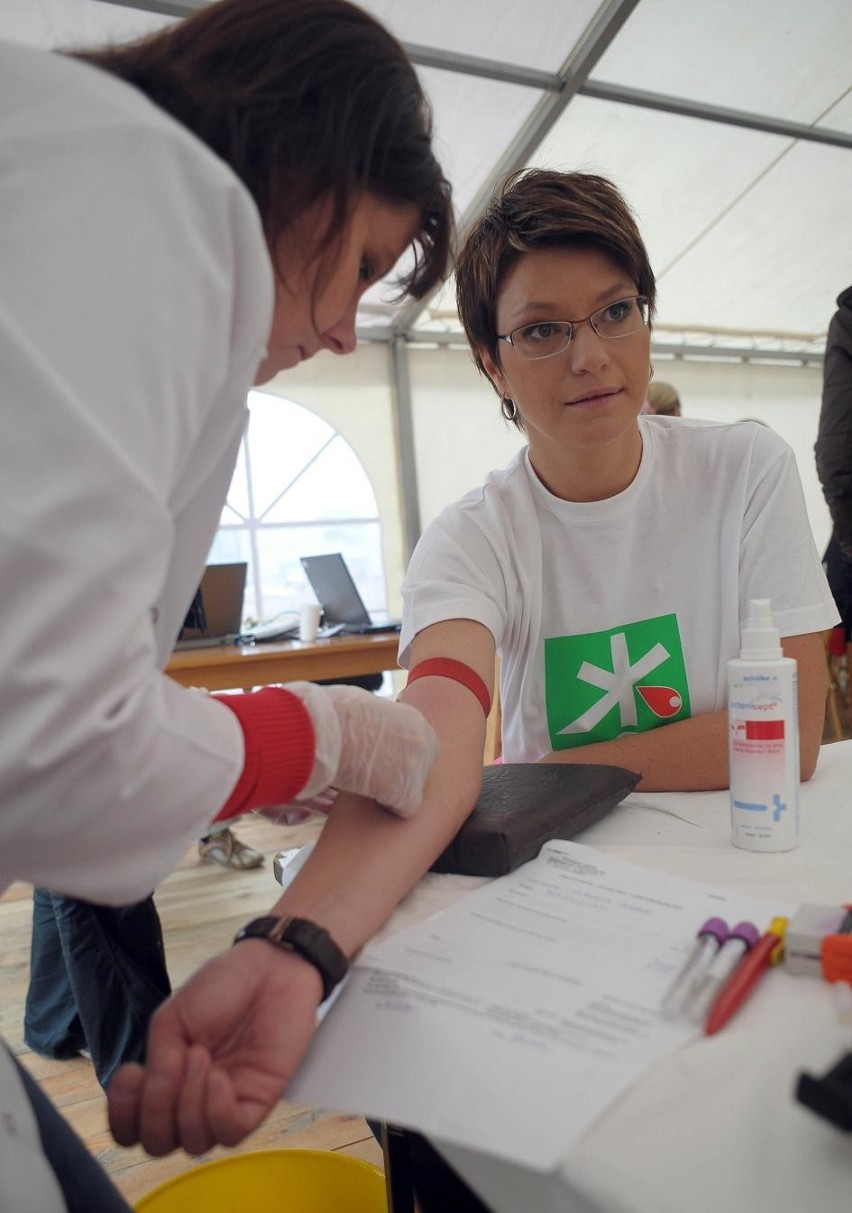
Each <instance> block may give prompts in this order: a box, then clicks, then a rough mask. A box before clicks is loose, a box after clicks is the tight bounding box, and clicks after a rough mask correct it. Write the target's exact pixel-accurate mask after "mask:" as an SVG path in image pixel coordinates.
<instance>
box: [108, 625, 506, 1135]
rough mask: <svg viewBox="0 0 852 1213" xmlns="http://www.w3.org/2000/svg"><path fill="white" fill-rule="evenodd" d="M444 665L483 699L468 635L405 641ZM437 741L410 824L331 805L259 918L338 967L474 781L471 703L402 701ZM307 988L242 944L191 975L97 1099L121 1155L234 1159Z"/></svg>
mask: <svg viewBox="0 0 852 1213" xmlns="http://www.w3.org/2000/svg"><path fill="white" fill-rule="evenodd" d="M434 656H444V657H447V656H450V657H457V658H458V659H459V660H461V661H464V662H465V663H466V664H467V665H469V666H472V667H473V668H474V669H475V670H476V672H477V673H478V674H480V676H481V677H482V678H483V680H484V681H485V683H486V685H487V686H488V688H489V690H490V689H491V686H492V682H493V675H494V642H493V640H492V638H491V636H490V634H489V633H488V632H487V631H486V629H485V628H483V627H481V625H479V624H475V623H471V622H470V621H467V622H465V621H458V622H453V623H447V624H440V625H437V626H436V627H434V628H430V629H428V630H427V631H425V632H424V633H422V635H421V636H418V637H417V639H416V640H415V642H414V646H413V656H412V660H413V662H414V663H416V662H419V661H422V660H425V659H426V658H427V657H434ZM403 695H404V698H405V700H406V702H407V703H410V704H412V705H413V706H414V707H416V708H418V709H419V710H420V711H421V712H422V713H423V715H424V716H426V717H427V719H428V720H429V721H430V723H431V724H432V726H433V727H434V729H435V731H436V733H437V734H438V740H439V753H438V758H437V760H436V762H435V766H434V767H433V769H432V773H431V774H430V776H429V780H428V783H427V785H426V793H425V796H424V799H423V804H422V805H421V807H420V810H419V812H418V813H417V814H416V815H415V816H414V817H412V818H408V819H405V820H403V819H401V818H399V817H395V816H393V815H392V814H391V813H388V812H386V811H385V810H384V809H380V808H379V807H378V806H377V805H376V804H374V803H373V802H372V801H370V800H366V799H364V798H362V797H358V796H353V795H349V794H341V796H340V797H339V798H338V800H337V802H336V803H335V806H334V811H333V812H332V814H331V816H330V817H329V819H328V821H327V823H326V824H325V826H324V827H323V830H322V833H321V835H320V838H319V841H318V843H317V845H316V848H315V850H314V853H313V854H312V855H311V857H310V859H309V861H308V863H306V864H305V866H304V868H303V869H302V870H301V872H299V874H298V876H297V877H296V879H295V880H294V881H293V883H292V885H290V887H289V888H288V889H286V890H285V891H284V893H283V894H282V896H281V897H280V898H279V899H278V901H277V902H276V903H275V905H274V906H273V907H272V908H271V910H270V913H273V914H290V915H295V916H298V917H303V918H309V919H311V920H313V921H314V922H317V923H319V924H320V925H321V926H323V927H325V928H326V930H327V931H329V932H330V934H331V936H332V938H333V939H334V940H335V941H336V942H337V944H338V946H339V947H341V948H342V949H343V950H344V952H345V953H346V954H347V955H348V956H353V955H354V954H355V953H356V952H357V951H358V950H359V949H360V948H361V947H362V946H363V945H364V944H365V943H366V942H367V940H368V939H369V938H370V937H371V936H372V935H373V934H375V932H376V931H377V930H378V928H379V927H380V926H381V925H382V923H383V922H384V921H385V919H386V918H387V917H388V916H389V915H390V913H391V912H392V910H393V909H394V907H395V906H396V905H397V903H398V902H399V901H400V900H401V899H402V898H403V897H404V896H405V894H406V893H407V892H408V891H409V890H410V889H411V888H412V887H413V886H414V885H415V884H416V883H417V881H418V880H419V879H420V877H421V876H422V875H423V873H424V872H425V871H426V870H427V869H428V867H429V865H430V864H431V862H432V860H433V859H434V858H435V857H436V856H437V855H439V854H440V852H441V851H442V850H443V849H444V847H445V846H446V844H447V843H448V842H449V840H450V839H451V838H452V837H453V835H454V834H455V833H456V831H457V830H458V828H459V826H460V825H461V823H462V821H463V820H464V819H465V817H466V816H467V815H468V813H469V812H470V810H471V808H472V807H473V804H474V802H475V800H476V797H477V795H478V793H479V787H480V784H481V781H482V751H483V745H484V741H485V717H484V716H483V713H482V707H481V706H480V704H479V703H478V701H477V700H476V698H475V697H474V695H473V694H472V693H471V692H470V691H469V690H468V689H467V688H466V687H464V686H461V685H460V684H458V683H455V682H452V681H451V680H449V679H447V678H434V677H428V678H422V679H420V680H418V681H417V682H415V683H413V684H412V686H411V687H410V688H408V689H406V690H405V691H404V693H403ZM320 998H321V983H320V978H319V974H318V973H317V972H316V970H315V969H314V968H313V967H312V966H311V965H309V964H307V963H306V962H305V961H304V960H302V959H301V958H300V957H298V956H296V955H295V954H293V953H286V952H283V951H281V950H280V949H278V948H276V947H273V946H271V945H270V944H268V943H266V942H264V941H262V940H247V941H246V942H244V943H240V944H238V945H237V946H236V947H232V948H230V949H228V951H226V952H224V953H223V954H222V955H220V956H218V957H216V958H215V959H213V960H211V961H209V962H208V963H207V964H206V965H204V966H203V968H201V969H200V970H199V971H198V972H197V973H196V974H195V975H194V976H193V977H192V978H191V979H190V980H189V981H188V982H187V983H186V985H184V986H183V987H182V988H181V989H180V990H178V991H177V992H176V993H175V994H173V995H172V997H171V998H170V999H169V1000H168V1001H167V1002H166V1003H164V1004H163V1006H162V1007H160V1008H159V1010H158V1011H157V1012H156V1014H155V1015H154V1018H153V1020H152V1023H151V1029H150V1033H149V1038H148V1050H147V1062H146V1065H145V1067H144V1068H143V1067H141V1066H136V1065H127V1066H124V1067H122V1069H121V1070H119V1072H118V1073H117V1075H116V1077H115V1078H114V1079H113V1082H112V1084H111V1087H110V1091H109V1103H110V1124H111V1127H112V1130H113V1133H114V1134H115V1137H116V1139H117V1140H118V1141H119V1142H120V1143H121V1144H123V1145H132V1144H134V1143H135V1142H137V1141H138V1142H141V1143H142V1144H143V1145H144V1146H145V1148H146V1149H147V1150H148V1151H149V1152H150V1153H152V1154H165V1153H168V1152H169V1151H170V1150H174V1149H175V1148H176V1147H179V1146H182V1147H183V1148H184V1149H186V1150H188V1151H189V1152H190V1153H193V1154H200V1153H204V1152H205V1151H206V1150H209V1149H210V1148H211V1147H212V1146H213V1145H215V1144H217V1143H221V1144H223V1145H236V1144H237V1143H238V1142H240V1141H242V1139H243V1138H244V1137H245V1136H246V1135H247V1134H248V1133H250V1132H252V1131H253V1130H254V1129H255V1128H257V1126H258V1125H259V1124H260V1123H261V1121H262V1120H263V1118H264V1117H265V1116H266V1115H267V1114H268V1112H269V1110H270V1109H271V1108H272V1107H273V1106H274V1104H275V1102H276V1101H277V1100H278V1099H279V1098H280V1096H281V1093H282V1091H283V1090H284V1089H285V1088H286V1086H287V1083H288V1082H289V1080H290V1078H291V1077H292V1075H293V1072H294V1070H295V1068H296V1066H297V1065H298V1064H299V1062H300V1061H301V1059H302V1057H303V1055H304V1053H305V1050H306V1049H307V1047H308V1045H309V1044H310V1041H311V1038H312V1036H313V1032H314V1030H315V1027H316V1009H317V1004H318V1002H319V1001H320Z"/></svg>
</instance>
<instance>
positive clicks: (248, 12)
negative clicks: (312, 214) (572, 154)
mask: <svg viewBox="0 0 852 1213" xmlns="http://www.w3.org/2000/svg"><path fill="white" fill-rule="evenodd" d="M75 57H76V58H79V59H82V60H84V61H85V62H87V63H91V64H93V65H94V66H96V67H99V68H102V69H103V70H104V71H108V72H111V73H113V74H114V75H116V76H119V77H121V78H122V79H123V80H125V81H126V82H127V83H129V84H131V85H133V86H135V87H136V88H138V89H139V90H140V91H141V92H143V93H145V94H146V96H148V97H149V98H150V99H151V101H153V102H154V103H155V104H156V105H158V106H160V107H161V108H162V109H164V110H166V111H167V112H168V113H169V114H170V115H171V116H172V117H173V118H175V119H176V120H177V121H178V122H180V123H182V124H183V125H184V126H186V127H188V128H189V130H191V131H192V132H193V133H194V134H195V135H197V136H198V138H199V139H201V140H203V142H204V143H206V144H207V145H208V146H209V147H210V148H211V149H212V150H213V151H214V152H215V153H216V154H217V155H219V156H220V157H221V158H222V159H223V160H224V161H226V162H227V163H228V164H229V165H230V166H231V168H232V169H233V170H234V172H235V173H236V174H237V176H238V177H239V178H240V180H241V181H242V182H243V184H244V185H245V186H246V188H247V189H248V190H249V192H250V193H251V195H252V197H253V198H254V200H255V203H256V204H257V207H258V210H259V211H260V215H261V219H262V222H263V225H264V230H265V232H266V237H267V240H268V242H269V245H270V248H274V246H275V241H276V239H277V237H278V236H279V235H280V234H281V232H282V231H283V230H284V229H285V228H287V227H288V226H289V225H290V224H291V223H292V222H293V221H294V220H295V219H297V218H298V217H299V216H300V215H301V214H303V213H304V212H305V211H306V210H307V209H308V208H309V207H310V206H311V205H312V204H313V203H315V202H317V201H318V200H319V199H320V198H322V197H324V196H327V195H330V196H331V197H332V199H333V210H332V215H331V219H330V222H329V226H328V230H327V232H326V234H325V236H324V238H323V240H322V241H321V242H320V247H319V249H318V250H317V251H318V252H323V251H325V250H328V249H331V248H332V247H333V245H334V244H335V242H336V240H337V239H338V238H339V234H340V232H341V230H342V228H343V226H344V224H345V221H346V218H347V214H348V212H349V209H350V207H351V205H352V203H353V202H354V200H355V198H356V196H357V195H358V194H359V193H361V192H364V191H369V192H370V193H372V194H374V195H376V196H378V197H379V198H381V199H382V200H384V201H386V202H389V203H392V204H406V203H412V204H415V205H416V206H417V207H418V209H419V211H420V215H421V221H420V230H419V232H418V235H417V237H416V238H415V241H414V254H415V256H414V266H413V268H412V269H411V270H410V272H409V273H407V274H405V275H404V277H403V278H402V279H401V280H400V294H411V295H413V296H414V297H415V298H419V297H420V296H422V295H425V294H426V293H427V292H428V291H429V290H430V289H431V288H432V287H433V286H434V285H435V284H436V283H438V282H439V281H440V280H441V279H442V278H443V276H444V275H445V273H446V268H447V261H448V258H449V252H450V244H451V234H452V211H451V206H450V186H449V183H448V182H447V180H446V178H445V177H444V174H443V172H442V170H441V166H440V165H439V164H438V162H437V160H436V159H435V156H434V154H433V152H432V117H431V111H430V109H429V105H428V102H427V101H426V98H425V96H424V94H423V91H422V89H421V87H420V83H419V81H418V79H417V75H416V73H415V71H414V68H413V67H412V65H411V63H410V61H409V59H408V56H407V55H406V53H405V51H404V50H403V49H402V47H401V46H400V44H399V43H398V42H397V41H396V40H395V39H394V38H393V37H392V36H391V35H390V34H389V33H388V31H387V30H386V29H385V28H384V26H382V25H380V24H379V22H378V21H376V20H374V19H373V18H372V17H370V16H369V15H368V14H367V13H365V12H363V11H362V10H361V9H359V8H357V7H356V6H355V5H354V4H349V3H347V2H346V0H218V3H214V4H210V5H208V6H206V7H204V8H201V9H199V10H198V11H197V12H194V13H193V14H192V15H191V16H189V17H187V18H186V19H185V20H182V21H180V22H178V23H177V24H175V25H172V26H169V27H167V28H166V29H164V30H161V31H159V32H157V33H155V34H153V35H151V36H149V37H147V38H143V39H140V40H139V41H137V42H133V43H129V44H126V45H123V46H111V47H107V48H104V49H102V50H94V51H79V52H76V53H75Z"/></svg>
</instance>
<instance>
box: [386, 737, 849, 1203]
mask: <svg viewBox="0 0 852 1213" xmlns="http://www.w3.org/2000/svg"><path fill="white" fill-rule="evenodd" d="M850 787H852V741H843V742H837V743H835V744H832V745H829V746H825V747H823V750H822V754H821V756H820V762H819V766H818V769H817V773H816V775H815V776H814V778H813V779H812V780H811V781H810V782H809V783H808V784H805V785H804V786H803V788H802V808H803V828H804V841H803V842H802V845H801V846H800V847H799V848H798V850H796V851H791V852H787V853H784V854H776V855H771V854H770V855H762V854H755V853H752V852H748V851H739V850H737V849H736V848H734V847H733V846H731V843H730V824H729V809H728V794H727V792H698V793H688V794H686V793H675V792H669V793H646V794H642V795H632V796H629V797H628V798H627V799H626V800H625V801H624V802H623V803H622V804H621V805H619V806H618V807H617V808H616V809H614V810H613V812H612V813H611V814H610V815H609V816H607V817H606V818H604V820H603V821H600V822H598V823H597V825H595V826H593V827H591V828H590V829H589V830H587V831H584V833H583V835H582V837H581V838H580V839H578V841H582V842H583V843H586V844H588V845H590V846H593V847H597V848H599V849H600V850H602V851H604V852H608V853H610V854H612V855H614V856H616V857H617V858H619V859H623V860H626V861H628V862H630V863H635V864H640V865H642V866H643V867H645V868H649V869H651V870H656V871H659V872H667V873H671V874H674V875H679V876H686V877H688V878H690V879H694V880H697V881H700V882H703V883H705V884H714V885H718V886H721V887H723V888H727V889H731V890H736V891H739V892H742V893H748V894H750V895H753V896H758V897H761V898H766V899H767V901H768V902H769V904H770V905H771V902H772V899H773V898H775V899H778V900H781V901H790V902H795V903H800V902H808V901H809V902H816V903H821V904H826V905H839V904H842V903H844V902H848V901H850V900H852V805H850V799H852V797H850ZM479 883H481V882H480V881H476V880H473V879H472V878H470V877H457V876H456V877H452V876H450V877H439V876H429V877H426V878H425V879H424V880H423V881H422V882H421V884H420V885H419V886H418V888H417V889H416V890H415V891H414V892H413V894H412V895H411V896H410V897H409V898H408V899H407V902H405V903H403V905H402V907H400V909H399V910H398V911H397V913H396V914H395V915H394V918H393V919H392V920H391V922H390V923H389V924H388V927H387V928H386V929H391V930H392V929H394V928H395V927H397V926H401V925H405V924H406V923H407V922H411V921H414V920H415V919H417V918H420V917H423V916H424V914H426V913H431V912H433V911H434V910H435V909H437V908H438V907H439V906H440V905H441V904H446V903H447V902H448V901H450V900H452V899H453V898H455V897H458V896H459V895H460V891H461V890H462V889H464V888H465V887H466V888H472V887H476V885H477V884H479ZM849 1050H852V1026H850V1025H849V1024H845V1025H844V1024H843V1023H842V1022H841V1021H840V1019H839V1017H838V1015H837V1010H836V1006H835V1003H834V1000H833V998H832V991H831V988H830V986H828V985H827V984H826V983H825V982H823V981H820V980H819V979H816V978H808V977H792V976H790V975H789V974H787V973H784V972H783V971H776V972H773V973H772V974H771V975H769V976H768V977H767V978H766V980H765V981H764V982H762V983H761V984H760V985H759V986H758V988H757V989H756V990H755V992H754V993H753V995H752V997H751V998H750V999H749V1001H748V1002H747V1003H746V1004H745V1005H744V1006H743V1008H742V1009H741V1010H740V1012H739V1014H738V1015H737V1016H736V1017H735V1018H734V1019H732V1020H731V1022H730V1023H729V1024H728V1025H727V1026H726V1027H725V1028H724V1029H723V1031H721V1032H720V1033H719V1034H718V1035H717V1036H714V1037H711V1038H702V1039H699V1040H696V1041H694V1042H693V1043H692V1044H690V1045H687V1046H686V1047H684V1048H682V1049H678V1050H676V1051H675V1052H674V1053H673V1054H670V1055H669V1056H668V1057H666V1058H665V1059H664V1060H663V1061H661V1062H659V1063H658V1064H656V1065H654V1066H653V1067H652V1068H651V1069H650V1070H648V1071H647V1072H646V1073H645V1074H644V1075H643V1077H642V1078H641V1079H640V1080H639V1081H637V1082H636V1083H635V1084H634V1085H633V1087H632V1088H630V1089H629V1090H628V1091H626V1092H625V1093H624V1095H623V1096H622V1098H621V1099H620V1100H618V1101H617V1102H616V1103H615V1104H614V1105H613V1106H611V1107H610V1108H609V1110H608V1111H607V1112H606V1113H605V1114H604V1115H603V1116H601V1117H600V1119H599V1120H598V1121H597V1122H596V1124H595V1125H594V1126H593V1127H592V1128H591V1129H590V1130H589V1131H588V1132H587V1133H586V1135H585V1136H584V1137H583V1138H582V1140H581V1141H580V1142H579V1143H578V1144H577V1145H575V1146H574V1147H573V1148H572V1149H571V1150H570V1151H568V1152H567V1153H566V1155H565V1157H564V1159H563V1160H562V1162H561V1164H560V1166H559V1167H558V1169H557V1170H556V1171H555V1172H554V1173H552V1174H548V1175H542V1174H536V1173H534V1172H531V1171H529V1170H526V1169H524V1168H523V1167H519V1166H514V1165H511V1164H508V1163H505V1162H501V1161H499V1160H496V1159H493V1158H489V1157H486V1156H485V1155H482V1154H477V1153H474V1152H473V1151H470V1150H463V1149H460V1148H458V1147H452V1146H448V1145H444V1144H441V1143H436V1144H438V1145H439V1148H440V1150H441V1152H442V1153H443V1154H444V1155H445V1157H446V1158H447V1159H448V1161H449V1162H450V1163H451V1164H452V1165H453V1166H454V1167H455V1169H456V1170H457V1171H458V1172H459V1173H460V1174H461V1175H462V1177H463V1178H464V1179H465V1180H466V1182H467V1183H468V1184H469V1185H470V1186H471V1187H472V1188H473V1189H474V1190H475V1191H476V1192H477V1193H478V1194H479V1195H480V1197H481V1199H482V1200H483V1201H484V1202H485V1203H486V1204H487V1205H488V1207H489V1208H490V1209H492V1210H493V1211H494V1213H521V1211H523V1213H768V1211H769V1210H771V1211H772V1213H802V1210H804V1209H815V1210H819V1213H848V1210H849V1208H850V1207H852V1137H850V1136H848V1135H844V1134H841V1133H840V1132H839V1131H838V1130H836V1129H834V1128H833V1127H832V1126H831V1125H830V1124H829V1123H828V1122H827V1121H823V1120H822V1119H820V1118H818V1117H817V1116H815V1115H814V1114H813V1113H812V1112H810V1111H809V1110H807V1109H806V1108H803V1107H802V1106H801V1105H800V1104H798V1103H796V1102H795V1101H794V1099H793V1094H792V1093H793V1089H794V1086H795V1081H796V1077H797V1075H798V1073H799V1071H801V1070H808V1071H810V1072H812V1073H815V1074H818V1075H822V1074H824V1073H825V1071H826V1070H828V1069H830V1068H831V1067H832V1066H833V1065H834V1064H835V1062H836V1061H837V1060H838V1059H839V1057H840V1055H841V1054H843V1053H845V1052H847V1051H849ZM451 1097H452V1096H451V1093H449V1094H448V1098H451ZM566 1097H567V1098H570V1093H567V1095H566Z"/></svg>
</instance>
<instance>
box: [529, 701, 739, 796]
mask: <svg viewBox="0 0 852 1213" xmlns="http://www.w3.org/2000/svg"><path fill="white" fill-rule="evenodd" d="M541 761H542V762H563V763H565V762H574V763H584V762H591V763H605V764H611V765H613V766H619V767H626V768H627V769H628V770H630V771H636V772H637V773H638V774H640V775H641V776H642V779H641V781H640V783H639V784H638V786H637V789H636V790H637V791H639V792H695V791H711V790H713V789H719V788H726V787H727V786H728V723H727V713H726V712H725V711H719V712H707V713H705V714H704V715H702V716H692V717H690V718H689V719H687V720H679V721H677V722H676V723H674V724H667V725H661V726H660V728H657V729H649V730H648V731H647V732H644V733H631V734H629V735H628V736H626V737H617V738H614V739H613V740H612V741H597V742H593V743H592V744H591V745H584V746H577V747H575V748H573V749H570V750H557V751H554V752H553V753H551V754H547V755H545V757H544V758H542V759H541Z"/></svg>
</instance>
